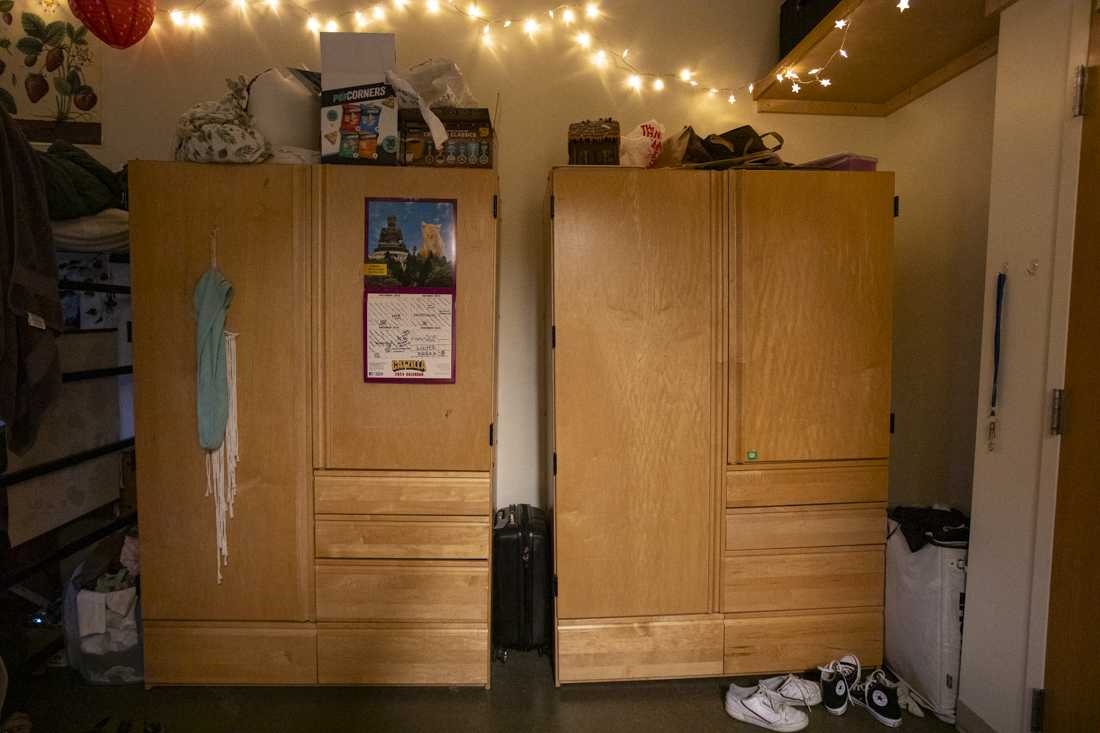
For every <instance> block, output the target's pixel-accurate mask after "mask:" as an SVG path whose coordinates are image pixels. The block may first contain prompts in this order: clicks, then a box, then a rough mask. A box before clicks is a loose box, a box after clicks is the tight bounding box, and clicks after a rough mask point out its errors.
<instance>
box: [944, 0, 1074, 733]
mask: <svg viewBox="0 0 1100 733" xmlns="http://www.w3.org/2000/svg"><path fill="white" fill-rule="evenodd" d="M1090 4H1091V2H1090V0H1020V1H1019V2H1017V3H1016V4H1014V5H1012V6H1011V7H1010V8H1008V9H1007V10H1006V11H1005V12H1004V13H1003V14H1002V16H1001V31H1000V40H999V53H998V58H997V99H996V109H995V113H994V126H993V168H992V180H991V187H990V207H989V248H988V256H987V259H986V265H985V298H984V317H983V324H984V325H983V334H982V355H981V371H980V375H981V378H980V385H979V392H978V395H979V402H978V409H977V411H976V413H975V416H976V418H977V419H976V423H977V424H976V431H975V432H976V439H977V440H976V442H977V445H976V449H975V453H974V495H973V523H972V529H971V537H970V556H969V561H968V568H967V571H968V572H967V589H966V591H967V592H966V619H965V634H964V636H963V648H962V670H961V673H960V687H959V703H960V722H962V723H966V724H967V726H966V729H967V730H981V729H982V728H980V724H978V723H976V722H975V717H976V718H980V719H981V720H982V721H984V723H985V724H987V725H988V726H989V727H991V728H992V729H993V730H996V731H1000V732H1001V733H1019V732H1022V731H1026V730H1028V724H1029V720H1030V716H1029V708H1030V696H1029V694H1028V689H1029V688H1036V687H1042V686H1043V668H1044V663H1045V640H1046V639H1045V637H1046V608H1047V595H1048V593H1049V590H1048V588H1049V577H1050V548H1051V543H1052V534H1051V533H1052V529H1053V508H1054V493H1055V491H1054V488H1055V487H1054V484H1055V481H1056V476H1057V451H1058V438H1057V437H1056V436H1051V435H1050V434H1049V433H1048V430H1047V427H1046V426H1047V425H1048V424H1049V422H1048V417H1047V416H1048V414H1049V413H1048V412H1047V410H1048V409H1049V404H1050V403H1049V395H1050V389H1051V387H1053V386H1060V385H1061V384H1062V371H1063V369H1064V354H1065V330H1066V324H1067V321H1068V314H1067V311H1066V305H1067V296H1068V277H1067V273H1068V271H1069V269H1070V259H1071V258H1070V256H1069V255H1068V252H1069V251H1071V250H1072V232H1073V221H1074V219H1073V217H1074V208H1075V201H1076V180H1077V164H1078V160H1079V155H1080V147H1079V146H1080V138H1081V129H1080V121H1079V120H1074V119H1073V117H1072V113H1071V100H1072V96H1073V90H1072V78H1073V71H1074V69H1075V68H1076V66H1077V64H1083V63H1084V62H1085V55H1086V49H1087V45H1088V27H1089V20H1088V16H1089V6H1090ZM1002 269H1004V271H1005V272H1006V273H1007V275H1008V285H1007V289H1006V298H1005V309H1004V321H1003V329H1002V353H1001V383H1000V389H999V400H998V401H999V408H998V417H999V429H998V433H999V439H998V442H997V445H996V448H995V450H993V451H989V450H987V447H986V444H985V434H986V429H987V424H988V420H987V417H986V416H987V414H988V411H989V397H990V390H991V386H992V385H991V372H992V353H993V349H992V345H993V323H994V318H993V313H994V291H993V286H992V284H993V280H994V277H995V275H996V273H998V272H1000V271H1001V270H1002ZM1055 283H1058V284H1060V285H1061V287H1055ZM1058 663H1061V664H1074V663H1076V660H1058ZM1088 663H1091V661H1090V662H1088ZM1085 704H1088V703H1087V702H1086V703H1085Z"/></svg>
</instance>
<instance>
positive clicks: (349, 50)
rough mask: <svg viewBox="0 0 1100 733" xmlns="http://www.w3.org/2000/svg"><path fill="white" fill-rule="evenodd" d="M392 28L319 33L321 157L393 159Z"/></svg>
mask: <svg viewBox="0 0 1100 733" xmlns="http://www.w3.org/2000/svg"><path fill="white" fill-rule="evenodd" d="M396 62H397V54H396V51H395V43H394V36H393V34H392V33H322V34H321V162H322V163H361V164H369V165H397V164H398V163H399V162H400V152H401V150H400V148H401V145H400V140H401V138H400V136H399V134H398V126H397V96H396V95H395V94H394V91H393V87H391V86H390V85H389V84H387V83H386V71H388V70H390V69H392V68H393V67H394V65H395V64H396Z"/></svg>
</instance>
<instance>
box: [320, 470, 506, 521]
mask: <svg viewBox="0 0 1100 733" xmlns="http://www.w3.org/2000/svg"><path fill="white" fill-rule="evenodd" d="M490 486H491V482H490V478H489V474H488V473H469V474H462V473H415V474H400V473H396V472H388V473H380V474H357V473H351V472H348V473H338V472H329V471H322V472H317V473H316V474H314V478H313V497H314V498H313V502H314V511H315V512H316V513H317V514H421V515H423V514H428V515H464V516H487V515H489V514H490V513H492V502H491V500H490Z"/></svg>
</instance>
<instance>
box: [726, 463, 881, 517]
mask: <svg viewBox="0 0 1100 733" xmlns="http://www.w3.org/2000/svg"><path fill="white" fill-rule="evenodd" d="M888 481H889V468H888V466H887V464H886V462H885V461H881V462H879V461H874V462H871V461H868V462H866V463H863V464H855V463H848V464H844V465H839V466H835V465H830V464H828V463H820V464H811V465H809V466H804V465H801V464H791V465H781V466H776V467H774V468H773V467H771V466H767V467H764V466H763V465H762V466H761V467H760V468H755V467H754V468H751V469H750V468H749V467H747V466H737V467H734V468H731V469H730V470H728V471H727V472H726V506H729V507H755V506H787V505H792V504H836V503H849V502H859V501H886V499H887V490H888V487H889V484H888Z"/></svg>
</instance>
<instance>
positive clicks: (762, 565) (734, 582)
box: [722, 548, 886, 612]
mask: <svg viewBox="0 0 1100 733" xmlns="http://www.w3.org/2000/svg"><path fill="white" fill-rule="evenodd" d="M885 568H886V566H885V561H884V558H883V550H882V549H881V548H878V549H865V548H823V549H820V550H813V551H800V552H772V551H749V552H739V553H736V554H729V555H726V556H725V557H724V558H723V559H722V610H723V611H727V612H734V611H796V610H801V609H819V608H858V607H861V606H880V605H882V603H883V580H884V572H885Z"/></svg>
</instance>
